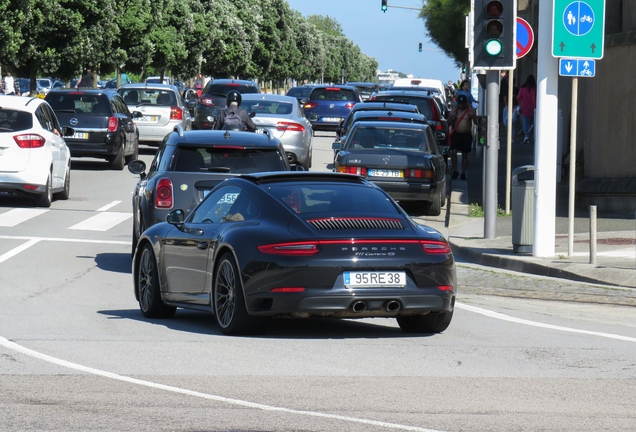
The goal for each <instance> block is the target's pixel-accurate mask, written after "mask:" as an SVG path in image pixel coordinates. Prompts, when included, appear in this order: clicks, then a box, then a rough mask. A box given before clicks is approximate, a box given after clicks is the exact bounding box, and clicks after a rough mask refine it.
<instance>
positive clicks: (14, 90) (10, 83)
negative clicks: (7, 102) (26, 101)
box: [2, 71, 20, 96]
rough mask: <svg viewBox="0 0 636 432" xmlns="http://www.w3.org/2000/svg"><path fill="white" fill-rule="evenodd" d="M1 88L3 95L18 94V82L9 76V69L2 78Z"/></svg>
mask: <svg viewBox="0 0 636 432" xmlns="http://www.w3.org/2000/svg"><path fill="white" fill-rule="evenodd" d="M2 88H3V90H2V91H3V92H4V94H5V95H17V96H20V84H19V83H18V81H16V80H15V79H14V78H13V77H12V76H11V72H9V71H7V75H6V76H5V77H4V79H3V80H2Z"/></svg>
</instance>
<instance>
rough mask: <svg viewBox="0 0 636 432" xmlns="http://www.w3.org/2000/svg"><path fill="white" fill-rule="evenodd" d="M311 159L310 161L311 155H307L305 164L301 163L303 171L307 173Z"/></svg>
mask: <svg viewBox="0 0 636 432" xmlns="http://www.w3.org/2000/svg"><path fill="white" fill-rule="evenodd" d="M311 159H312V155H311V153H309V154H308V155H307V158H306V159H305V162H303V164H302V165H303V168H304V169H305V171H309V168H311Z"/></svg>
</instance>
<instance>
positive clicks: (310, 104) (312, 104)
mask: <svg viewBox="0 0 636 432" xmlns="http://www.w3.org/2000/svg"><path fill="white" fill-rule="evenodd" d="M317 106H318V103H316V102H307V103H306V104H305V105H303V108H305V109H311V108H316V107H317Z"/></svg>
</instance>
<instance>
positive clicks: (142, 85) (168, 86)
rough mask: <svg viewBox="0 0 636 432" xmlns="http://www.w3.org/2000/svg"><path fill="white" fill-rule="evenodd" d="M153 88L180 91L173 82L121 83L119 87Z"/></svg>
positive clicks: (120, 88)
mask: <svg viewBox="0 0 636 432" xmlns="http://www.w3.org/2000/svg"><path fill="white" fill-rule="evenodd" d="M146 88H147V89H152V90H174V91H179V90H178V89H177V87H176V86H175V85H173V84H159V83H129V84H124V85H121V86H119V87H118V88H117V90H125V89H135V90H140V89H146Z"/></svg>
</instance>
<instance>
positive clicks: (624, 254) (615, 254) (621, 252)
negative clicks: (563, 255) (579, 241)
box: [572, 248, 636, 258]
mask: <svg viewBox="0 0 636 432" xmlns="http://www.w3.org/2000/svg"><path fill="white" fill-rule="evenodd" d="M596 255H597V256H603V257H609V258H634V257H636V251H634V250H633V249H627V248H625V249H617V250H612V251H604V252H596ZM572 256H580V257H583V256H585V257H586V256H590V253H589V252H573V253H572Z"/></svg>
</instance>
